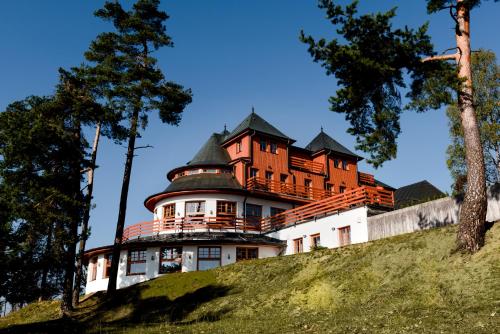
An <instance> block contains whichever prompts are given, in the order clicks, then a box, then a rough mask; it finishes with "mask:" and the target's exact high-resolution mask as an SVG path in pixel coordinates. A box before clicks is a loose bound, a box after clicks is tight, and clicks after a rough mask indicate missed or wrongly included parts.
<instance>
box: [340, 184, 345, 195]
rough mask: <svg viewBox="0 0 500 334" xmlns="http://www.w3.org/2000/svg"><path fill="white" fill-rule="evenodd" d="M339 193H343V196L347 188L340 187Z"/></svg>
mask: <svg viewBox="0 0 500 334" xmlns="http://www.w3.org/2000/svg"><path fill="white" fill-rule="evenodd" d="M339 193H341V194H343V193H345V187H343V186H340V187H339Z"/></svg>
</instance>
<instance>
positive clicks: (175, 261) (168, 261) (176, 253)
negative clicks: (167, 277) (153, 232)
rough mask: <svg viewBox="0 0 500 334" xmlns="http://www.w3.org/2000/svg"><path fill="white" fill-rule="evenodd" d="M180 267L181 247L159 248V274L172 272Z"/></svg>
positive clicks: (179, 269)
mask: <svg viewBox="0 0 500 334" xmlns="http://www.w3.org/2000/svg"><path fill="white" fill-rule="evenodd" d="M181 269H182V247H162V248H160V271H159V272H160V274H167V273H174V272H178V271H181Z"/></svg>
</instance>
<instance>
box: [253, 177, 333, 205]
mask: <svg viewBox="0 0 500 334" xmlns="http://www.w3.org/2000/svg"><path fill="white" fill-rule="evenodd" d="M247 189H248V190H252V191H263V192H271V193H276V194H280V195H283V196H288V197H290V196H292V197H299V198H302V199H306V200H320V199H323V198H326V197H329V196H331V195H332V194H331V192H329V191H326V190H324V189H318V188H313V187H306V186H302V185H298V184H290V183H286V182H280V181H274V180H268V179H264V178H261V177H251V178H249V179H248V181H247Z"/></svg>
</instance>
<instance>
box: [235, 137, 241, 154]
mask: <svg viewBox="0 0 500 334" xmlns="http://www.w3.org/2000/svg"><path fill="white" fill-rule="evenodd" d="M240 152H241V139H240V140H238V141H237V142H236V153H240Z"/></svg>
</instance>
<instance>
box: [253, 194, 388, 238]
mask: <svg viewBox="0 0 500 334" xmlns="http://www.w3.org/2000/svg"><path fill="white" fill-rule="evenodd" d="M361 205H375V206H378V207H386V208H391V209H392V208H393V207H394V193H393V192H392V191H388V190H383V189H380V188H375V187H369V186H363V187H359V188H356V189H353V190H349V191H346V192H344V193H342V194H337V195H333V196H331V197H328V198H325V199H323V200H320V201H315V202H313V203H309V204H306V205H302V206H300V207H298V208H295V209H291V210H287V211H284V212H282V213H280V214H277V215H275V216H271V217H266V218H263V219H262V221H261V230H262V231H269V230H274V229H278V228H282V227H285V226H287V225H292V224H298V223H302V222H306V221H310V220H313V219H316V218H318V217H323V216H326V215H329V214H333V213H338V212H340V211H344V210H349V209H352V208H355V207H357V206H361Z"/></svg>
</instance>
